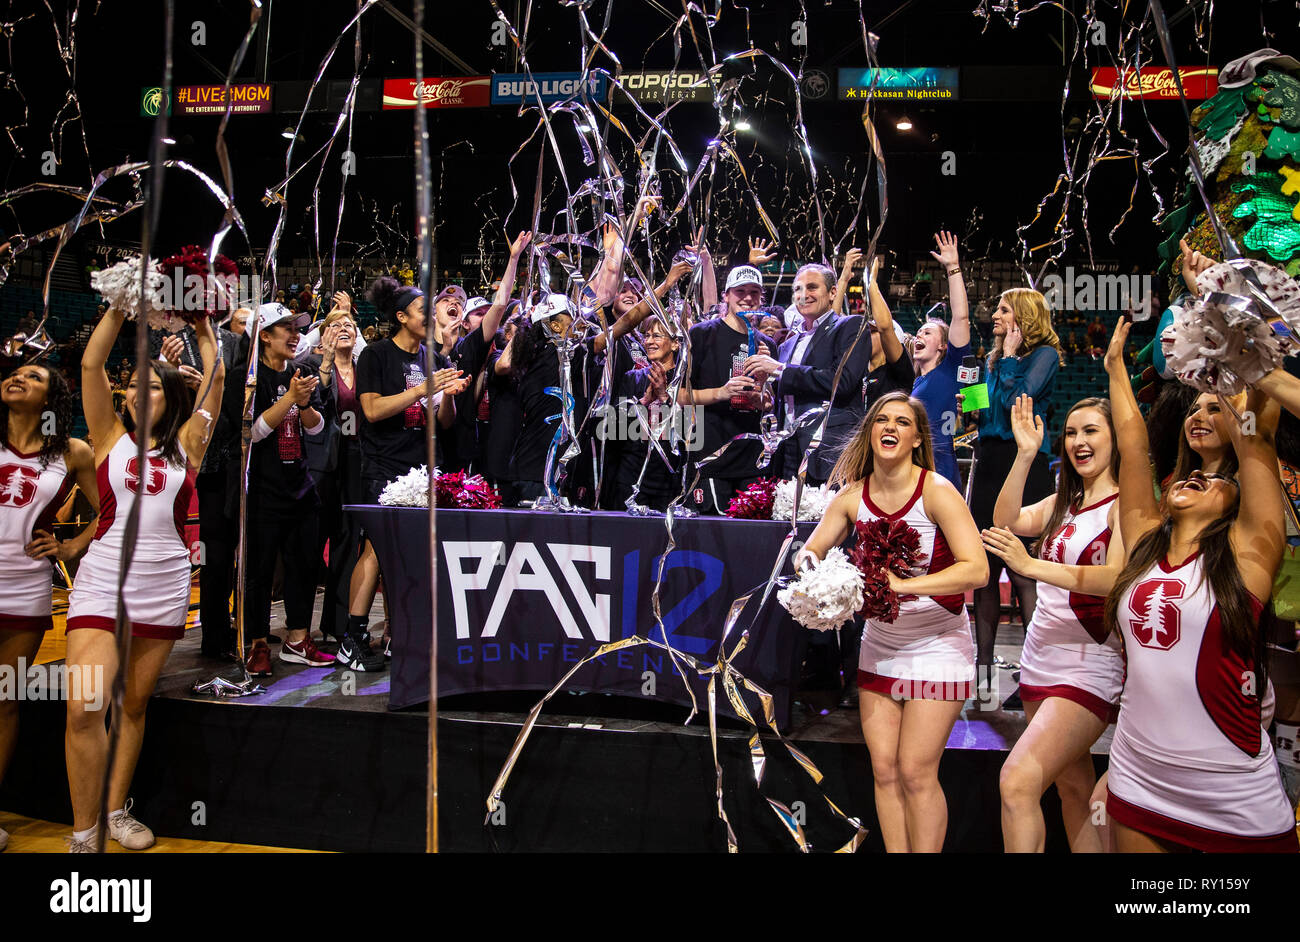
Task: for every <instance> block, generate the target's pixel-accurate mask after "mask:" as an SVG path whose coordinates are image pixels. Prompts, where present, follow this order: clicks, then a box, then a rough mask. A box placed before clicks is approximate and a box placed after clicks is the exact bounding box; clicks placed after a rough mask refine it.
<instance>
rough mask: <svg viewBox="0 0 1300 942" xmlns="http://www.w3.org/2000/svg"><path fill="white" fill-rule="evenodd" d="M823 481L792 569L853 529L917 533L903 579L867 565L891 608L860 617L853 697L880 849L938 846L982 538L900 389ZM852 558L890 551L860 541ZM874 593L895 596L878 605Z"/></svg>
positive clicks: (980, 581) (967, 687) (870, 417)
mask: <svg viewBox="0 0 1300 942" xmlns="http://www.w3.org/2000/svg"><path fill="white" fill-rule="evenodd" d="M830 485H831V486H832V487H835V486H839V487H840V488H841V489H840V491H839V493H838V495H837V496H836V497H835V499H834V500H833V501H832V502H831V505H830V508H829V509H828V510H827V512H826V514H825V516H823V517H822V520H821V523H819V524H818V525H817V529H816V530H815V531H813V534H812V536H811V537H810V538H809V540H808V543H807V544H806V545H805V546H804V548H803V549H802V550H800V552H799V556H798V557H797V558H796V560H795V568H796V570H798V569H802V568H803V566H805V565H807V564H808V562H810V561H811V562H820V561H821V560H822V559H824V558H826V557H827V554H828V553H830V551H831V549H832V548H833V547H838V546H840V544H841V543H843V542H844V540H845V539H846V538H847V537H848V536H849V535H850V534H851V533H853V532H854V531H855V529H857V530H859V532H862V531H863V530H864V529H865V530H866V531H868V532H876V531H889V532H890V533H891V534H893V535H894V536H895V537H899V538H902V539H903V540H904V541H913V540H914V542H915V553H914V555H913V556H911V558H912V559H913V560H914V561H913V563H912V565H911V567H910V571H911V575H910V576H908V577H900V576H899V575H898V574H897V573H896V572H893V571H890V568H889V565H885V566H883V571H872V572H868V573H866V574H865V575H866V579H865V582H866V584H867V587H868V588H867V594H868V595H869V596H870V595H874V596H875V597H869V598H866V599H865V607H866V608H867V609H868V610H869V611H873V612H877V613H879V612H885V611H886V610H887V611H888V614H886V615H884V616H883V617H868V618H867V619H866V626H865V628H864V630H863V635H862V647H861V653H860V659H859V670H858V687H859V691H858V703H859V709H860V711H861V717H862V731H863V736H864V737H865V739H866V743H867V749H868V751H869V752H870V753H871V769H872V776H873V779H874V788H875V799H876V814H877V817H878V818H879V820H880V830H881V835H882V837H883V838H884V843H885V849H886V850H887V851H891V852H909V851H917V852H938V851H940V850H942V849H943V840H944V835H945V834H946V832H947V827H948V806H947V802H946V800H945V799H944V794H943V789H942V788H941V787H940V785H939V759H940V757H941V756H942V755H943V750H944V746H945V745H946V744H947V742H948V736H949V735H950V734H951V732H952V727H953V724H954V723H955V722H956V720H957V716H958V715H959V714H960V712H961V709H962V705H963V704H964V702H965V700H966V699H967V698H968V697H969V696H970V693H971V686H972V681H974V679H975V652H974V645H973V644H972V641H971V633H970V623H969V621H968V619H967V617H966V609H965V604H964V594H965V592H966V591H968V590H970V589H973V588H975V587H976V586H982V585H984V583H985V582H986V581H987V579H988V563H987V560H986V557H985V554H984V547H983V545H982V544H981V543H980V536H979V531H978V530H977V529H976V528H975V521H974V520H973V519H971V515H970V510H969V509H968V508H967V507H966V503H965V501H963V500H962V497H961V495H960V494H959V493H957V489H956V488H954V487H953V486H952V485H951V484H950V483H949V482H948V481H947V480H945V479H944V478H943V477H942V476H940V475H937V474H935V473H934V459H933V456H932V453H931V446H930V429H929V422H928V421H927V419H926V414H925V409H924V407H923V406H922V405H921V404H920V403H919V402H917V401H916V400H915V399H912V398H910V397H908V396H907V395H905V394H903V393H897V392H896V393H889V394H888V395H885V396H882V397H881V398H880V399H879V400H877V401H876V402H875V403H874V404H873V405H872V407H871V409H870V411H869V412H868V413H867V415H866V417H865V418H864V419H863V421H862V423H861V424H860V425H859V426H858V429H857V431H856V432H855V434H854V436H853V438H852V440H850V442H849V444H848V446H847V447H846V448H845V450H844V453H843V454H842V455H841V457H840V459H839V461H838V462H837V463H836V465H835V468H834V470H833V471H832V473H831V479H830ZM859 523H861V524H865V525H866V527H865V528H862V527H858V524H859ZM854 555H856V556H857V557H858V558H859V559H862V558H863V557H866V558H868V559H871V558H879V559H881V560H888V559H889V558H890V556H891V555H892V554H891V552H890V550H889V549H888V548H886V547H881V546H874V545H866V546H863V545H860V546H859V547H858V548H857V549H856V550H855V551H854ZM895 562H896V558H895ZM873 584H874V586H877V587H879V588H873ZM882 592H883V593H884V594H892V595H896V596H897V598H896V599H895V598H891V599H889V600H886V601H884V602H883V603H882V599H880V598H879V595H880V594H881V593H882ZM895 613H896V614H895ZM890 617H892V621H886V620H884V619H885V618H890Z"/></svg>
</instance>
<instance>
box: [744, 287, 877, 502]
mask: <svg viewBox="0 0 1300 942" xmlns="http://www.w3.org/2000/svg"><path fill="white" fill-rule="evenodd" d="M835 290H836V287H835V272H834V271H832V270H831V269H829V268H827V267H826V266H825V265H805V266H803V267H802V268H800V269H799V271H798V273H797V274H796V275H795V279H794V303H795V307H796V309H797V310H798V311H799V314H800V316H801V317H802V318H803V324H802V329H801V330H799V331H797V332H795V333H794V334H792V335H791V336H790V337H789V338H788V339H787V340H786V341H785V343H783V344H781V349H780V353H779V360H773V359H772V358H771V357H768V356H763V355H762V354H757V355H755V356H752V357H750V358H749V359H748V360H746V361H745V372H746V373H747V374H750V375H753V374H754V373H766V374H767V375H769V376H773V377H774V378H775V388H774V392H775V395H776V414H777V421H778V423H779V424H780V427H781V428H788V427H789V426H790V425H791V424H792V423H793V422H794V420H795V419H797V418H798V417H799V416H800V415H802V414H803V413H804V412H806V411H807V410H809V409H812V408H816V407H818V406H820V405H821V404H822V403H823V402H825V401H826V400H828V399H830V396H831V384H832V383H833V382H834V381H835V371H836V370H837V369H838V368H839V366H840V363H841V361H843V362H844V372H843V373H841V374H840V381H839V385H838V386H837V387H836V388H835V399H834V401H833V402H832V403H831V410H830V416H829V418H827V420H826V430H825V431H824V432H823V433H822V442H821V445H820V447H818V449H817V450H816V451H815V452H814V453H813V455H812V457H811V459H810V460H809V462H808V478H807V481H808V483H809V484H824V483H825V482H826V480H827V479H828V478H829V477H830V475H831V468H833V467H834V466H835V459H836V458H837V457H838V456H839V452H840V449H841V448H842V447H843V446H844V444H845V443H846V442H847V441H848V440H849V438H851V437H852V435H853V432H854V430H855V429H856V428H857V426H858V423H859V422H861V421H862V416H863V405H862V381H863V379H864V378H865V377H866V375H867V372H868V371H869V370H870V367H871V334H870V333H869V332H868V331H866V330H865V329H863V323H862V317H861V316H860V315H856V314H855V315H852V316H849V317H845V316H841V315H837V314H836V313H835V310H834V306H835ZM859 335H860V336H859ZM855 341H856V343H855ZM846 358H847V359H846ZM819 424H820V421H818V422H812V423H809V424H808V425H806V426H804V427H803V428H801V429H799V430H798V431H797V432H796V433H795V434H794V435H792V436H791V437H790V438H788V439H787V440H786V441H785V443H784V444H783V445H782V446H781V453H780V455H779V457H778V460H779V461H780V463H781V464H780V465H779V467H780V468H781V473H782V477H784V478H787V479H789V478H792V477H794V476H795V475H796V474H797V473H798V472H799V463H800V462H801V461H802V460H803V455H804V452H805V451H807V450H808V446H809V445H810V444H811V443H812V437H813V434H814V433H815V432H816V430H817V426H818V425H819Z"/></svg>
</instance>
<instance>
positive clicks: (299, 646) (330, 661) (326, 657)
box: [280, 634, 334, 667]
mask: <svg viewBox="0 0 1300 942" xmlns="http://www.w3.org/2000/svg"><path fill="white" fill-rule="evenodd" d="M280 660H282V661H288V662H289V663H290V664H306V665H307V666H308V667H333V666H334V655H333V654H325V653H323V652H322V651H321V650H320V649H319V648H317V647H316V642H315V641H313V640H311V635H310V634H308V635H307V636H306V637H305V638H303V639H302V640H301V641H299V642H297V643H290V642H289V641H285V643H284V644H282V645H281V646H280Z"/></svg>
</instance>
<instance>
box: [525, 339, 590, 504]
mask: <svg viewBox="0 0 1300 942" xmlns="http://www.w3.org/2000/svg"><path fill="white" fill-rule="evenodd" d="M586 362H587V346H586V344H579V345H578V346H577V347H575V348H574V350H573V355H572V358H571V359H570V364H569V365H570V371H571V372H570V375H571V376H572V377H573V385H572V392H573V397H574V400H575V405H574V413H573V417H574V424H575V429H576V426H577V425H578V424H580V423H581V422H582V417H583V415H584V414H585V412H586V410H585V407H584V402H583V391H584V386H585V383H584V382H583V373H584V369H585V367H586ZM560 386H561V384H560V351H559V350H558V349H557V348H556V346H555V344H554V343H547V344H546V346H545V347H543V348H542V349H541V350H540V351H538V353H537V358H536V359H535V360H534V361H533V364H532V366H530V367H529V368H528V370H527V372H525V373H524V375H523V377H521V378H520V380H519V385H518V391H519V405H520V408H521V410H522V412H523V419H522V422H521V425H520V429H519V438H518V441H517V442H516V444H515V452H514V457H513V458H512V459H511V462H510V469H511V477H512V478H513V479H514V480H516V481H541V480H542V475H543V473H544V472H545V470H546V454H547V451H548V450H549V449H550V447H551V440H552V439H553V438H554V437H555V430H556V429H557V428H558V427H559V422H560V421H561V419H560V418H556V419H555V421H548V420H549V419H550V418H551V417H552V416H556V417H561V416H563V407H562V404H561V402H560V399H559V397H558V396H555V395H552V394H551V393H548V392H547V391H546V390H547V388H549V387H555V388H559V387H560ZM557 460H558V456H557ZM574 460H579V459H574Z"/></svg>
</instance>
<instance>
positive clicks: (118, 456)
mask: <svg viewBox="0 0 1300 942" xmlns="http://www.w3.org/2000/svg"><path fill="white" fill-rule="evenodd" d="M124 319H125V314H124V313H123V312H122V311H120V310H118V309H116V308H109V309H108V311H107V312H105V314H104V316H103V318H102V319H101V320H100V322H99V324H98V325H97V326H96V327H95V332H94V333H93V334H91V336H90V340H89V341H88V342H87V344H86V352H85V355H84V357H83V359H82V361H81V385H82V402H83V407H84V410H85V415H86V425H87V426H88V427H89V429H90V438H91V440H92V441H93V442H94V443H95V454H94V461H95V467H96V468H97V473H98V481H99V508H100V515H99V526H98V528H97V529H96V532H95V538H94V540H93V541H92V542H91V544H90V548H89V549H88V550H87V551H86V556H85V558H84V559H83V560H82V562H81V567H80V568H79V569H78V571H77V578H76V582H75V583H74V585H73V588H72V593H71V595H70V596H69V597H68V657H67V665H68V671H69V672H72V671H74V670H75V671H78V672H80V674H81V677H82V678H83V683H82V685H81V696H79V697H72V696H69V698H68V725H67V734H66V741H65V746H66V751H67V764H68V787H69V790H70V791H71V793H72V814H73V835H72V838H71V839H70V841H69V845H70V847H69V849H70V850H71V851H72V852H74V853H93V852H94V850H95V848H96V845H97V841H96V828H97V822H98V819H99V813H100V788H101V783H102V782H103V780H104V770H105V766H106V764H107V761H108V732H107V730H106V729H105V723H104V711H105V709H106V708H107V706H108V700H109V696H108V694H109V692H110V691H111V690H112V687H113V680H114V676H115V675H116V673H117V671H118V670H119V669H121V670H125V671H126V672H127V676H126V684H125V695H124V698H123V704H122V709H121V710H120V711H119V710H116V709H114V710H113V712H112V722H113V724H114V725H115V726H117V727H118V729H119V734H118V746H117V753H116V757H115V760H114V765H113V769H112V772H111V779H110V782H109V791H108V802H109V804H108V807H109V815H108V827H109V835H108V836H109V837H111V838H112V839H113V840H115V841H117V842H118V843H119V844H121V845H122V846H123V847H124V848H127V849H129V850H142V849H144V848H146V847H149V846H152V844H153V842H154V836H153V832H152V831H150V830H149V828H147V827H146V826H145V825H143V824H141V823H140V822H139V821H137V820H136V819H135V818H134V817H132V815H131V813H130V812H131V807H130V802H129V801H127V792H128V790H129V788H130V785H131V778H132V776H133V775H134V773H135V763H136V760H137V759H138V758H139V755H140V745H141V742H142V740H143V737H144V720H145V706H146V704H147V703H148V701H149V697H150V695H151V694H152V693H153V689H154V685H155V684H156V683H157V682H158V675H159V673H160V672H161V671H162V667H163V664H164V663H166V661H167V656H168V654H170V653H171V649H172V645H173V644H174V643H175V642H176V640H177V639H179V638H180V637H181V636H182V635H184V633H185V616H186V613H187V612H188V611H189V605H190V548H189V546H187V545H186V542H185V535H184V525H185V519H186V512H187V508H188V507H189V503H190V495H191V494H192V493H193V490H194V478H195V475H196V474H197V473H198V469H199V466H200V465H201V464H202V462H203V453H204V452H205V451H206V450H207V446H208V434H209V428H210V426H211V423H212V418H211V416H212V415H213V414H214V413H216V412H217V410H218V409H219V408H220V403H221V394H222V389H223V386H222V380H223V377H224V375H225V365H224V363H223V362H222V360H221V357H220V356H218V351H217V337H216V334H215V333H213V329H212V324H211V322H210V321H209V320H207V319H206V318H201V319H199V320H198V321H197V322H196V323H195V325H194V328H195V334H196V336H197V340H198V347H199V355H200V358H201V360H202V363H203V379H202V381H201V382H200V384H199V394H200V395H201V396H202V398H201V399H200V400H199V401H198V402H196V403H195V404H194V406H193V407H192V408H191V405H190V393H189V391H188V389H187V388H186V384H185V378H184V377H183V376H182V375H181V373H180V372H179V371H178V370H177V369H176V368H175V367H173V366H170V365H169V364H167V363H164V362H161V361H158V360H150V361H148V363H147V364H145V365H144V367H145V368H144V369H140V368H137V370H136V372H135V373H133V374H132V376H131V380H130V383H129V385H128V386H127V395H126V409H125V414H124V415H120V416H119V415H118V414H117V413H116V412H114V411H113V394H112V391H111V390H110V388H109V385H108V376H107V374H106V373H105V372H104V364H105V362H106V361H107V359H108V354H109V351H110V350H111V349H112V347H113V342H114V341H115V340H116V339H117V335H118V332H119V331H120V330H121V328H122V322H123V320H124ZM141 383H147V384H148V385H147V387H146V392H145V395H147V396H148V397H149V410H150V413H151V417H152V418H151V441H150V442H149V447H148V448H147V449H146V456H145V464H144V466H143V467H141V466H140V463H139V457H138V455H137V446H136V441H135V431H136V428H137V426H138V421H139V419H138V417H137V415H136V398H137V392H136V390H137V389H138V387H139V384H141ZM137 499H139V500H142V501H143V503H142V505H141V507H140V526H139V531H138V533H137V536H136V542H135V548H134V552H133V553H132V555H131V564H130V570H129V572H128V574H127V577H126V583H125V585H124V587H123V589H122V593H123V596H124V601H125V607H126V612H125V614H126V619H127V624H129V625H130V630H131V653H130V661H129V662H128V663H127V664H125V665H119V664H118V663H117V640H116V638H115V636H114V629H115V619H116V615H117V605H118V588H117V586H118V567H119V564H120V562H121V557H122V554H123V552H124V551H125V546H124V536H125V531H126V522H127V518H128V516H129V515H130V512H131V508H132V505H133V504H134V503H135V501H136V500H137ZM75 689H76V688H73V690H74V692H75Z"/></svg>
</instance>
